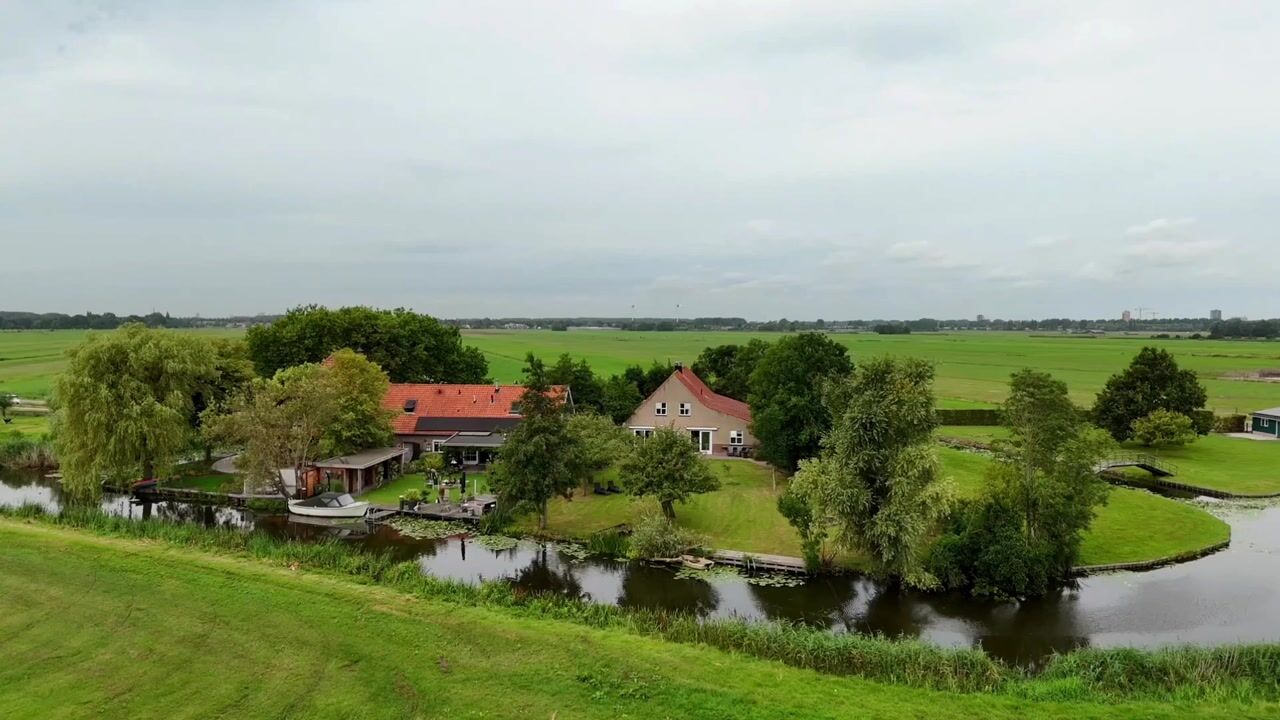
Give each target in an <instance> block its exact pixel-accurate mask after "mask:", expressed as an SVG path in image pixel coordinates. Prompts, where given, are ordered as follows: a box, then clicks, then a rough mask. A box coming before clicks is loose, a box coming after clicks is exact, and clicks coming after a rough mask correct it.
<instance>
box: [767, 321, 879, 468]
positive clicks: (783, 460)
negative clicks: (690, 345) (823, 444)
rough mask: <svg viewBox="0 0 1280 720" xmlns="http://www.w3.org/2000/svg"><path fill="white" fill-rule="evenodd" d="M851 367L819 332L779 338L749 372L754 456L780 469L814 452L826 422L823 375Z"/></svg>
mask: <svg viewBox="0 0 1280 720" xmlns="http://www.w3.org/2000/svg"><path fill="white" fill-rule="evenodd" d="M852 370H853V363H852V361H850V360H849V351H848V350H847V349H846V348H845V346H843V345H841V344H839V343H837V342H835V341H834V340H832V339H831V338H829V337H827V336H826V335H825V334H823V333H800V334H799V335H789V336H787V337H784V338H782V339H781V340H778V341H777V342H776V343H774V344H773V345H772V346H771V347H770V348H769V349H768V350H767V351H765V353H764V356H763V357H761V358H760V360H759V362H758V363H757V364H756V369H755V371H754V372H753V373H752V374H751V392H750V396H749V402H750V404H751V418H752V423H751V432H752V434H753V435H755V436H756V438H757V439H758V440H759V441H760V448H759V456H760V457H761V458H763V459H764V460H767V461H769V462H771V463H773V464H774V465H777V466H778V467H780V468H782V469H784V470H794V469H795V468H796V467H797V464H798V463H799V461H800V460H802V459H804V458H808V457H812V456H814V455H816V454H817V452H818V445H819V442H820V441H821V439H822V435H823V433H824V432H826V430H827V429H828V428H829V427H830V426H831V413H830V411H829V409H828V407H827V405H826V404H824V403H823V400H822V389H823V386H824V385H825V384H826V383H827V381H828V380H831V379H834V378H840V377H842V376H846V375H848V374H849V373H850V371H852Z"/></svg>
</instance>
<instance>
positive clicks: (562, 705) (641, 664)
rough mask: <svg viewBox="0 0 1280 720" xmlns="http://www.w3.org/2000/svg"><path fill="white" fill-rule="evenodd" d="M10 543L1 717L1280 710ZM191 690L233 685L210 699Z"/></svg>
mask: <svg viewBox="0 0 1280 720" xmlns="http://www.w3.org/2000/svg"><path fill="white" fill-rule="evenodd" d="M0 542H3V543H4V546H5V552H4V553H3V554H0V603H3V605H4V607H5V613H4V614H3V615H2V616H0V653H3V654H4V655H5V656H6V657H11V658H23V662H11V663H6V664H4V665H3V666H0V716H3V717H5V718H10V719H12V720H20V719H26V718H47V717H60V718H81V717H83V718H90V717H102V716H104V715H109V716H113V717H130V718H152V717H154V718H162V717H163V718H170V717H175V716H180V717H227V716H235V717H238V718H245V720H252V719H254V718H279V717H299V718H302V717H305V718H330V717H332V718H357V717H358V718H366V719H368V720H373V719H375V718H405V717H458V718H462V717H486V718H548V717H559V718H620V717H630V718H642V717H643V718H665V717H716V718H744V719H745V718H796V717H805V718H843V717H848V718H854V717H858V718H863V717H877V718H885V719H886V720H896V719H898V718H904V719H905V718H919V717H931V718H982V719H983V720H1000V719H1003V718H1024V717H1037V718H1085V717H1087V718H1096V719H1098V720H1103V719H1106V718H1133V717H1142V718H1152V719H1155V718H1188V717H1214V718H1218V717H1220V718H1251V717H1259V718H1260V717H1268V716H1271V714H1272V713H1274V712H1275V705H1274V703H1269V702H1259V703H1257V704H1254V703H1250V704H1243V703H1240V702H1238V701H1236V700H1232V699H1217V700H1215V701H1213V702H1206V701H1199V702H1197V701H1193V700H1183V701H1180V702H1177V703H1176V704H1175V703H1169V704H1165V703H1157V702H1153V701H1133V700H1118V699H1109V698H1101V697H1097V696H1089V695H1087V694H1084V693H1082V692H1080V690H1079V689H1078V688H1075V689H1072V690H1070V691H1067V692H1062V691H1061V688H1062V682H1063V681H1061V680H1045V681H1039V680H1029V681H1026V684H1020V685H1019V686H1018V688H1020V689H1021V690H1022V692H1021V693H1020V695H1021V696H1017V695H1015V694H1014V693H1013V692H1012V691H1005V692H1000V691H997V692H995V693H944V692H939V691H931V690H920V689H916V688H912V687H907V686H902V685H890V684H885V683H878V682H872V681H868V680H864V679H860V678H856V677H840V676H834V675H824V674H820V673H817V672H813V671H808V670H801V669H797V668H793V667H788V666H785V665H783V664H781V663H778V662H771V661H766V660H760V659H755V658H751V657H747V656H745V655H742V654H738V653H728V652H723V651H720V650H716V649H713V648H711V647H707V646H705V645H694V644H679V643H673V642H668V641H664V640H661V639H658V638H653V637H644V636H640V635H637V634H633V633H628V632H624V631H620V630H602V629H596V628H591V627H586V626H584V625H579V624H574V623H570V622H566V621H563V620H556V619H551V618H548V617H540V616H533V615H532V614H525V615H521V614H520V613H519V611H516V610H505V609H499V608H493V607H475V606H471V605H467V604H464V603H459V602H453V601H449V600H446V599H443V598H421V597H415V596H412V595H409V594H406V593H402V592H397V591H395V590H392V589H390V588H385V587H379V586H374V585H369V584H367V583H361V582H355V581H353V580H350V579H347V578H343V577H340V576H336V575H326V574H322V573H316V572H310V571H306V570H301V571H299V570H293V569H288V568H285V567H278V566H273V565H269V564H266V563H262V562H257V561H254V560H250V559H247V558H245V557H240V556H222V555H217V554H213V553H209V552H200V551H195V550H190V549H184V548H177V547H170V546H166V545H164V544H163V543H155V542H143V541H137V540H127V539H121V538H108V537H101V536H96V535H92V534H90V533H88V532H84V531H76V530H70V529H65V528H53V527H41V526H40V525H37V524H25V523H21V522H15V521H12V520H0ZM86 578H92V582H86ZM264 633H265V634H264ZM264 637H269V639H270V641H269V642H263V639H264ZM282 659H285V661H283V662H282ZM175 668H177V669H178V670H175ZM192 678H206V679H211V678H216V680H217V681H216V682H211V681H210V682H204V683H202V684H201V687H200V688H199V691H198V693H197V694H196V695H193V694H192V686H191V682H192ZM300 678H302V679H304V681H301V682H300V681H299V679H300ZM761 688H768V692H763V693H762V692H760V689H761Z"/></svg>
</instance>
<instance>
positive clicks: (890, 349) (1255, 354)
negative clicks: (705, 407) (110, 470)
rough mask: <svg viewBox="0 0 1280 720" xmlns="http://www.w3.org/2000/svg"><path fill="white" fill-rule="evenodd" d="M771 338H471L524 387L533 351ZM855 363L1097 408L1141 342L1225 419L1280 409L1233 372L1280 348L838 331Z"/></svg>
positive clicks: (538, 334)
mask: <svg viewBox="0 0 1280 720" xmlns="http://www.w3.org/2000/svg"><path fill="white" fill-rule="evenodd" d="M753 337H758V338H762V339H764V340H771V339H776V338H777V337H779V335H778V334H776V333H773V334H770V333H744V332H623V331H596V330H578V331H569V332H552V331H541V330H483V331H480V330H477V331H467V332H466V342H467V343H469V344H471V345H474V346H476V347H478V348H480V349H481V350H482V351H483V352H484V353H485V355H486V357H488V358H489V370H490V372H491V373H492V374H493V376H494V379H496V380H500V381H516V380H519V379H520V369H521V368H522V367H523V366H524V356H525V353H527V352H533V353H535V354H538V355H541V356H545V357H554V356H556V355H559V354H561V353H566V352H567V353H569V354H570V355H572V356H574V357H575V358H577V357H581V358H585V359H587V360H588V361H589V362H590V363H591V366H592V367H593V368H594V369H595V370H596V372H597V373H600V374H603V375H610V374H613V373H616V372H620V371H621V370H622V369H623V368H625V367H626V366H627V365H631V364H634V363H640V364H642V365H646V366H647V365H648V364H649V363H651V362H653V361H654V360H660V361H670V362H677V361H683V362H686V363H691V362H693V360H694V359H695V358H697V356H698V353H700V352H701V351H702V349H703V348H704V347H707V346H708V345H720V344H724V343H744V342H746V341H747V340H749V339H751V338H753ZM832 337H833V338H835V339H836V340H837V341H839V342H840V343H842V344H844V345H845V346H846V347H848V348H849V352H850V353H851V354H852V356H853V359H854V361H855V362H857V360H858V358H860V357H872V356H876V355H898V356H903V355H910V356H914V357H920V358H924V359H926V360H930V361H932V362H933V363H934V364H935V365H936V367H937V382H936V385H935V391H936V393H937V396H938V399H939V405H940V406H941V407H983V406H989V405H992V404H994V403H998V402H1000V401H1001V400H1003V399H1004V396H1005V392H1006V386H1007V383H1008V380H1009V375H1010V373H1012V372H1014V371H1015V370H1019V369H1021V368H1024V367H1033V368H1037V369H1040V370H1044V371H1047V372H1050V373H1052V374H1053V375H1054V376H1055V377H1057V378H1059V379H1061V380H1063V381H1065V382H1066V383H1067V385H1068V387H1070V389H1071V395H1072V399H1073V400H1075V401H1076V402H1078V403H1081V404H1089V403H1091V402H1092V401H1093V398H1094V395H1095V394H1096V393H1097V392H1098V391H1099V390H1101V389H1102V386H1103V384H1104V383H1106V381H1107V378H1109V377H1110V376H1111V375H1113V374H1115V373H1116V372H1118V371H1119V370H1121V369H1123V368H1124V367H1125V366H1126V365H1127V364H1128V363H1129V361H1130V360H1131V359H1132V358H1133V356H1134V355H1135V354H1136V353H1137V352H1138V350H1139V349H1141V348H1142V346H1143V345H1156V346H1159V347H1163V348H1166V349H1168V350H1169V351H1170V352H1172V353H1173V354H1174V356H1175V357H1176V358H1177V359H1178V362H1179V364H1180V365H1181V366H1182V367H1184V368H1187V369H1190V370H1194V371H1195V372H1196V373H1197V374H1198V375H1199V376H1200V380H1201V382H1203V383H1204V385H1205V388H1206V389H1208V391H1209V405H1210V407H1211V408H1212V409H1213V410H1215V411H1217V412H1220V413H1231V412H1249V411H1251V410H1260V409H1262V408H1269V407H1276V406H1280V383H1264V382H1252V381H1245V380H1230V379H1226V378H1225V377H1224V376H1226V375H1228V374H1230V373H1245V372H1256V371H1258V370H1261V369H1264V368H1280V342H1236V341H1210V340H1173V339H1152V338H1148V337H1146V336H1138V335H1135V336H1108V337H1089V336H1073V335H1061V336H1038V335H1031V334H1026V333H1005V332H966V333H952V334H947V333H918V334H914V335H875V334H872V333H839V334H833V335H832Z"/></svg>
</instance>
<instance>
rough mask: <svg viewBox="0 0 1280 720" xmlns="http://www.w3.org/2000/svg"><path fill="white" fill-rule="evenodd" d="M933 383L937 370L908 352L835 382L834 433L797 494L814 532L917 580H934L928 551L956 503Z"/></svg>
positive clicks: (804, 467)
mask: <svg viewBox="0 0 1280 720" xmlns="http://www.w3.org/2000/svg"><path fill="white" fill-rule="evenodd" d="M932 382H933V367H932V366H931V365H929V364H928V363H926V362H924V361H922V360H916V359H910V358H908V359H893V358H879V359H875V360H871V361H868V362H864V363H862V364H861V365H859V366H858V367H857V368H856V369H855V370H854V372H853V375H851V376H847V377H844V378H840V379H837V380H833V381H830V382H829V383H828V385H827V389H826V392H825V393H824V402H825V404H826V409H827V411H828V412H829V413H830V415H831V429H830V430H829V431H827V433H826V434H825V435H824V436H823V439H822V452H821V453H820V455H819V456H818V458H816V459H813V460H808V461H804V462H802V463H801V464H800V471H799V472H798V473H796V476H795V478H794V479H793V480H792V486H791V490H790V491H791V492H792V493H794V494H795V495H796V496H797V497H798V498H799V499H802V500H803V501H804V502H805V503H807V504H808V506H809V508H808V509H809V513H808V517H809V521H810V522H812V523H814V527H813V528H812V529H813V530H815V531H818V532H823V531H827V530H829V531H830V532H831V534H832V538H833V540H834V541H835V542H836V543H837V545H839V546H842V547H844V548H846V549H849V550H854V551H861V552H864V553H866V554H867V555H868V556H869V557H870V558H871V560H872V562H873V563H874V565H875V567H876V569H877V570H879V571H880V572H881V573H882V574H884V575H887V576H890V577H895V578H902V579H904V580H906V581H907V582H908V583H910V584H913V585H929V584H931V583H932V578H931V577H930V576H929V575H928V574H927V573H926V572H925V571H924V569H923V558H922V552H921V551H922V549H923V545H924V541H925V540H926V539H927V537H928V535H929V533H931V532H932V531H933V530H934V528H935V527H936V524H937V521H938V520H939V519H940V518H941V517H943V516H944V515H945V514H946V512H947V511H948V509H949V508H950V506H951V500H952V496H951V489H950V485H949V483H947V482H946V481H945V480H943V479H942V477H941V476H940V474H939V469H938V459H937V457H936V456H935V455H934V450H933V441H932V438H931V433H932V431H933V427H934V423H935V419H934V412H933V390H932Z"/></svg>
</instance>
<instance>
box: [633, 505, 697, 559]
mask: <svg viewBox="0 0 1280 720" xmlns="http://www.w3.org/2000/svg"><path fill="white" fill-rule="evenodd" d="M706 543H707V539H706V538H705V537H703V536H701V535H699V534H698V533H695V532H693V531H691V530H686V529H685V528H682V527H680V526H679V525H676V524H675V523H673V522H671V521H670V520H668V519H667V518H665V517H663V516H662V515H647V516H645V517H644V518H641V520H640V523H639V524H638V525H636V528H635V530H634V531H633V532H632V533H631V542H630V545H631V548H630V554H631V557H633V558H669V557H675V556H677V555H680V554H682V553H686V552H689V551H690V550H693V549H696V548H701V547H703V546H705V545H706Z"/></svg>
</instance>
